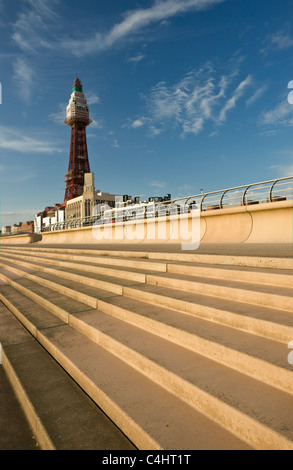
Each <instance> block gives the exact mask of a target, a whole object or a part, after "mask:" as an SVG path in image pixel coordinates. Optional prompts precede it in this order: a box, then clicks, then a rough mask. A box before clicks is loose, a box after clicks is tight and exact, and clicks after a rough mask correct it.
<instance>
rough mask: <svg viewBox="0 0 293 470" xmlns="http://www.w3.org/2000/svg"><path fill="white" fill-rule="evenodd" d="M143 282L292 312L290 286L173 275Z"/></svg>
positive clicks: (156, 277)
mask: <svg viewBox="0 0 293 470" xmlns="http://www.w3.org/2000/svg"><path fill="white" fill-rule="evenodd" d="M292 280H293V278H292ZM146 282H147V283H148V284H152V285H155V286H163V287H170V288H174V289H181V290H184V291H188V292H196V293H199V294H206V295H212V296H216V297H219V298H225V299H231V300H238V301H240V302H247V303H250V304H254V305H262V306H269V307H277V308H280V309H284V310H288V311H292V310H293V285H291V287H280V286H277V287H275V286H267V285H263V284H253V283H251V282H250V283H247V282H243V281H238V280H226V279H224V280H222V279H213V278H206V277H198V276H191V275H183V274H177V273H176V274H173V273H164V275H147V276H146Z"/></svg>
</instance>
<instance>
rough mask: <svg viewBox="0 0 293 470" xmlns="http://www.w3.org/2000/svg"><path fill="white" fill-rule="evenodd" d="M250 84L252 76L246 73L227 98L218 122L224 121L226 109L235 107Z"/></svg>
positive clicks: (229, 109)
mask: <svg viewBox="0 0 293 470" xmlns="http://www.w3.org/2000/svg"><path fill="white" fill-rule="evenodd" d="M251 84H252V76H251V75H248V77H246V79H245V80H243V81H242V82H241V83H240V84H239V85H238V86H237V88H236V90H235V91H234V92H233V94H232V96H231V98H229V99H228V101H227V102H226V104H225V106H224V107H223V108H222V110H221V112H220V116H219V121H220V122H225V121H226V118H227V113H228V111H231V109H234V108H235V107H236V104H237V101H238V100H239V99H240V98H241V97H242V96H243V94H244V91H245V89H246V88H247V87H248V86H249V85H251Z"/></svg>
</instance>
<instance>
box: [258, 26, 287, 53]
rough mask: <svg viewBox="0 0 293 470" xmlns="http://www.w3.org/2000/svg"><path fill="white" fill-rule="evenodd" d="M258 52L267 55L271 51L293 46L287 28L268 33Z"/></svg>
mask: <svg viewBox="0 0 293 470" xmlns="http://www.w3.org/2000/svg"><path fill="white" fill-rule="evenodd" d="M263 44H264V46H263V47H262V48H261V50H260V52H261V53H262V54H264V55H267V54H268V53H269V52H271V51H276V50H277V51H282V50H286V49H289V48H291V47H293V37H292V35H291V33H290V31H288V30H282V31H277V32H275V33H273V34H270V35H268V36H267V37H266V38H265V39H264V41H263Z"/></svg>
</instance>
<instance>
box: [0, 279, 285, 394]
mask: <svg viewBox="0 0 293 470" xmlns="http://www.w3.org/2000/svg"><path fill="white" fill-rule="evenodd" d="M7 279H8V278H7ZM24 284H25V285H24ZM11 285H12V286H13V287H14V288H15V289H17V288H18V289H19V287H20V289H19V290H20V291H21V292H23V293H26V295H31V293H32V292H33V294H34V295H35V296H39V302H38V303H39V304H40V305H46V307H47V309H50V311H51V312H52V313H53V314H55V315H56V311H55V308H56V304H55V303H52V304H51V307H50V298H51V299H54V302H56V299H55V294H54V293H52V291H51V290H50V289H46V288H44V287H43V286H40V285H39V284H35V283H32V282H30V281H28V280H23V279H22V280H21V279H18V280H17V281H16V282H15V283H14V284H11ZM24 287H25V288H26V291H24V290H22V289H21V288H24ZM15 289H12V288H11V287H10V286H2V287H1V288H0V300H2V302H3V303H4V304H5V305H6V306H7V307H8V308H9V309H10V310H11V311H12V312H13V313H14V314H15V315H16V316H17V317H18V318H19V319H20V320H21V321H22V322H23V323H24V324H25V325H26V328H27V329H28V330H29V331H31V332H32V334H34V323H35V321H36V320H34V322H32V323H33V324H32V325H31V324H29V318H30V317H31V316H32V311H33V309H31V311H30V312H27V308H26V304H27V303H28V302H30V303H31V302H32V301H29V299H27V300H26V302H24V306H23V305H21V304H20V303H19V302H18V303H17V291H16V290H15ZM18 295H19V294H18ZM15 299H16V300H15ZM33 299H34V301H38V300H37V297H33ZM43 300H44V301H46V304H44V302H43ZM15 302H16V303H15ZM22 302H23V301H22ZM98 306H99V310H100V311H103V312H106V313H109V314H111V315H113V316H114V317H118V318H120V319H122V320H124V321H126V322H127V323H130V324H132V325H135V326H138V327H140V328H145V329H146V330H147V331H150V332H152V333H154V334H156V335H159V336H161V337H162V338H164V339H167V340H171V341H173V342H174V343H175V344H177V345H182V344H183V345H184V347H186V348H188V349H190V350H192V351H194V352H196V353H199V354H202V355H204V356H205V357H208V358H210V359H213V360H216V361H217V362H219V363H221V364H224V365H226V366H229V367H231V368H234V369H235V370H239V371H241V372H242V373H245V374H247V375H249V376H252V377H255V378H257V379H260V378H261V380H263V381H264V382H265V383H267V384H270V385H272V386H274V387H277V388H279V389H281V390H284V391H286V392H288V393H292V392H293V388H292V377H291V371H290V367H289V365H288V362H287V360H286V359H287V353H286V351H287V344H288V343H287V344H284V345H281V344H280V343H279V342H276V341H272V340H268V339H265V338H260V337H257V336H253V337H252V338H251V335H248V334H247V333H244V332H242V331H238V330H235V329H233V328H230V327H226V326H222V325H218V324H211V322H209V321H206V320H202V319H199V318H190V317H189V316H187V315H182V313H180V312H176V311H173V310H170V309H164V308H162V307H160V308H158V307H154V306H153V305H151V304H148V303H143V302H140V301H137V300H132V299H125V298H124V297H120V296H118V297H116V296H114V297H108V298H107V299H103V300H101V299H100V300H98ZM20 307H21V311H23V309H24V307H25V314H24V315H21V314H20V313H19V308H20ZM58 308H59V311H58V312H57V317H58V318H60V319H64V320H65V321H67V322H68V323H70V324H71V325H76V320H75V319H74V318H73V317H72V316H76V314H78V313H79V312H87V311H90V307H89V306H87V305H84V304H82V303H81V304H80V305H79V308H78V306H77V305H75V304H71V305H70V304H68V300H67V302H66V299H65V298H64V297H61V298H60V297H59V298H58ZM60 309H62V315H60V313H59V312H60ZM44 310H45V309H42V310H40V308H39V309H38V318H40V319H42V317H41V316H40V315H41V313H40V312H43V311H44ZM45 312H46V310H45ZM136 312H139V314H138V313H136ZM141 312H145V313H144V314H141ZM42 321H43V319H42ZM56 322H57V323H58V321H57V319H56ZM77 328H78V329H80V326H78V327H77ZM82 331H83V333H84V334H86V335H87V336H88V337H90V338H91V337H92V336H91V335H92V332H91V329H90V327H88V328H86V327H85V326H83V329H82ZM268 351H269V354H268Z"/></svg>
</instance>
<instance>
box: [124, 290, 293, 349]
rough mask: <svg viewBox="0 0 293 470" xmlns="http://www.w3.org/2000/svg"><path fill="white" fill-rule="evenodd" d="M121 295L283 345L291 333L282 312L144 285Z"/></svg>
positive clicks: (286, 314)
mask: <svg viewBox="0 0 293 470" xmlns="http://www.w3.org/2000/svg"><path fill="white" fill-rule="evenodd" d="M123 295H124V296H125V297H130V298H133V299H137V300H141V301H143V302H148V303H151V304H155V305H159V306H162V307H166V308H170V309H173V310H177V311H180V312H183V313H186V314H188V315H192V316H194V317H196V318H201V319H205V320H209V321H212V322H215V323H219V324H221V325H225V326H228V327H231V328H235V329H238V330H242V331H246V332H248V333H251V334H256V335H259V336H262V337H264V338H268V339H273V340H276V341H280V342H283V343H287V344H288V340H289V338H291V337H292V333H293V330H292V327H293V323H292V320H293V318H292V314H291V313H290V312H289V311H286V310H283V309H277V308H274V309H273V308H269V307H263V306H255V305H249V304H248V303H243V302H239V301H235V300H229V299H225V298H218V297H216V296H212V295H205V294H198V293H194V292H188V291H183V290H180V289H174V288H173V289H172V288H169V287H160V286H153V285H148V284H146V285H141V286H139V287H125V288H124V289H123ZM289 341H290V340H289Z"/></svg>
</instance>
